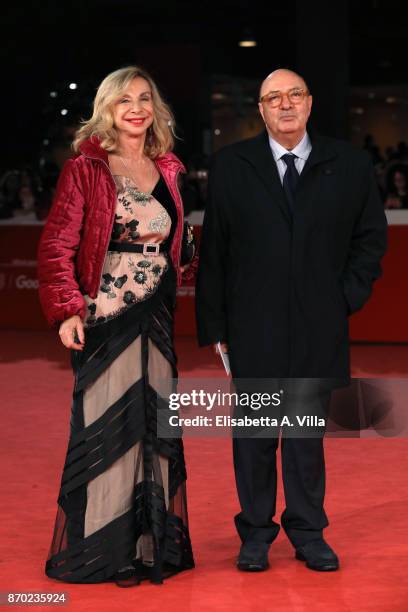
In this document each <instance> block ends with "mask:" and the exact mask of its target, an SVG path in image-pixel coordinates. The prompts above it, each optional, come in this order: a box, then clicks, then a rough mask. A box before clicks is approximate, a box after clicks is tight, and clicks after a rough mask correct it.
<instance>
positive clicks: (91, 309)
mask: <svg viewBox="0 0 408 612" xmlns="http://www.w3.org/2000/svg"><path fill="white" fill-rule="evenodd" d="M88 310H89V312H90V313H91V315H94V314H95V312H96V304H95V302H93V303H92V304H89V306H88Z"/></svg>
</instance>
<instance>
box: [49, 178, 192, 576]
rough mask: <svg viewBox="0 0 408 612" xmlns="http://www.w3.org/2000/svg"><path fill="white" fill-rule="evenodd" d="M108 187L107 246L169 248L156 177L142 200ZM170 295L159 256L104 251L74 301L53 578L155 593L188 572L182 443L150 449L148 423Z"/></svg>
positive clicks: (169, 275)
mask: <svg viewBox="0 0 408 612" xmlns="http://www.w3.org/2000/svg"><path fill="white" fill-rule="evenodd" d="M114 179H115V183H116V187H117V196H118V197H117V208H116V215H115V221H114V226H113V231H112V236H111V239H112V241H115V242H121V243H123V242H129V243H132V242H137V243H143V242H148V243H165V245H167V246H169V245H170V243H171V240H172V237H173V234H174V229H175V225H176V221H177V215H176V210H175V205H174V202H173V200H172V197H171V195H170V193H169V191H168V189H167V186H166V184H165V181H164V180H163V178H162V177H161V178H160V180H159V181H158V183H157V185H156V187H155V189H154V190H153V192H152V194H151V198H150V200H147V201H140V199H138V198H137V190H136V188H135V186H134V184H133V183H132V181H131V180H130V179H129V178H127V177H123V176H118V175H116V176H114ZM175 295H176V273H175V270H174V268H173V266H172V262H171V259H170V257H169V256H168V254H167V252H166V251H164V252H160V253H158V254H156V255H150V254H149V255H147V256H146V255H144V254H142V253H134V252H116V251H108V252H107V254H106V258H105V262H104V267H103V271H102V277H101V285H100V289H99V292H98V295H97V297H96V299H91V298H90V297H89V296H88V295H85V296H84V298H85V300H86V303H87V305H88V312H87V315H86V317H85V321H84V325H85V348H84V350H83V351H82V352H80V351H72V364H73V369H74V373H75V388H74V394H73V404H72V416H71V432H70V439H69V444H68V451H67V456H66V461H65V466H64V471H63V474H62V480H61V488H60V494H59V498H58V512H57V517H56V522H55V528H54V537H53V540H52V544H51V549H50V552H49V556H48V559H47V562H46V574H47V575H48V576H50V577H52V578H57V579H59V580H62V581H66V582H76V583H95V582H104V581H109V580H114V579H117V576H118V572H123V571H127V572H129V571H131V574H132V575H134V576H136V579H137V580H140V579H143V578H150V580H152V581H153V582H161V581H162V580H163V578H164V577H166V576H169V575H171V574H174V573H176V572H179V571H181V570H184V569H189V568H192V567H194V561H193V554H192V549H191V543H190V537H189V531H188V517H187V500H186V469H185V462H184V453H183V444H182V440H181V439H178V438H177V439H175V438H166V439H164V438H159V437H158V436H157V422H156V421H157V412H156V398H157V391H158V390H159V387H160V388H161V387H162V385H163V380H168V381H169V385H170V386H171V384H172V381H173V379H175V378H176V377H177V369H176V356H175V353H174V346H173V313H174V306H175ZM119 575H120V574H119ZM123 575H124V574H123Z"/></svg>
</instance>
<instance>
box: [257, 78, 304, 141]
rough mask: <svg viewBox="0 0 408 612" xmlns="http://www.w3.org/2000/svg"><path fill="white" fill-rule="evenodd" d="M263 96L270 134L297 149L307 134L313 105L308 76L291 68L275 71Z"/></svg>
mask: <svg viewBox="0 0 408 612" xmlns="http://www.w3.org/2000/svg"><path fill="white" fill-rule="evenodd" d="M259 98H260V99H259V103H258V108H259V112H260V113H261V115H262V119H263V120H264V122H265V126H266V128H267V130H268V132H269V135H270V136H272V138H274V139H275V140H276V141H277V142H279V143H280V144H281V145H282V146H284V147H285V148H286V149H288V150H291V149H293V147H294V146H296V144H297V143H298V142H300V140H301V139H302V138H303V136H304V134H305V131H306V124H307V121H308V119H309V115H310V111H311V108H312V96H311V95H310V93H309V90H308V87H307V85H306V82H305V80H304V78H303V77H301V76H300V74H297V72H295V71H294V70H289V69H288V68H279V69H278V70H274V71H273V72H271V73H270V74H268V76H267V77H266V79H264V81H263V82H262V85H261V89H260V92H259ZM261 100H262V101H261Z"/></svg>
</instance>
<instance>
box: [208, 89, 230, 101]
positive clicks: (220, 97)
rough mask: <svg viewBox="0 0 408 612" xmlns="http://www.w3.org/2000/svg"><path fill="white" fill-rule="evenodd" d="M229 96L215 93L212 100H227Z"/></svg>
mask: <svg viewBox="0 0 408 612" xmlns="http://www.w3.org/2000/svg"><path fill="white" fill-rule="evenodd" d="M226 97H227V96H226V95H225V94H223V93H220V92H218V91H215V92H214V93H213V94H212V95H211V99H212V100H225V98H226Z"/></svg>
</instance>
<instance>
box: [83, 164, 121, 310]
mask: <svg viewBox="0 0 408 612" xmlns="http://www.w3.org/2000/svg"><path fill="white" fill-rule="evenodd" d="M86 157H87V158H88V159H94V160H95V161H98V162H102V163H103V164H105V166H106V167H107V169H108V172H109V174H110V175H111V177H112V185H113V187H114V190H115V191H116V183H115V179H114V178H113V174H112V172H111V169H110V168H109V164H107V163H106V161H105V160H103V159H100V157H91V156H90V155H87V156H86ZM112 211H113V212H112V219H111V223H110V227H109V233H108V240H107V242H106V246H105V257H106V252H107V250H108V244H109V242H110V237H111V234H112V228H113V223H114V221H115V205H113V209H112ZM105 257H104V258H103V259H102V263H101V265H100V268H99V284H98V287H99V286H100V284H101V280H102V271H103V264H104V263H105ZM97 293H98V288H97V289H96V295H97ZM96 295H95V297H96ZM90 297H91V298H92V299H93V300H94V299H95V297H93V296H92V295H91V296H90Z"/></svg>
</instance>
